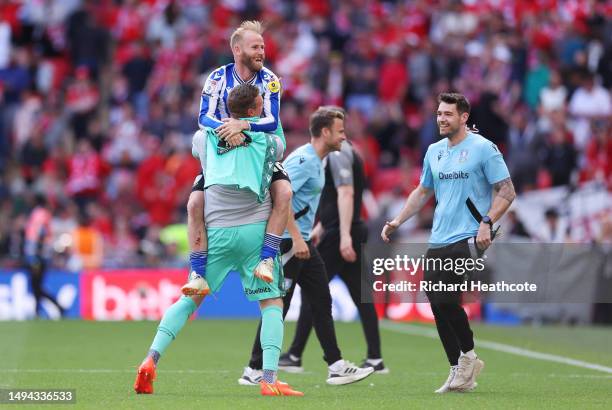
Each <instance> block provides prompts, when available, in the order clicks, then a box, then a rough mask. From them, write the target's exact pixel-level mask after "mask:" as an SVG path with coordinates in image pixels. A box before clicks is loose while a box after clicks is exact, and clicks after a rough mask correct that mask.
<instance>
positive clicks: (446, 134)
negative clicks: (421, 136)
mask: <svg viewBox="0 0 612 410" xmlns="http://www.w3.org/2000/svg"><path fill="white" fill-rule="evenodd" d="M438 132H439V133H440V136H441V137H442V138H451V137H453V136H455V135H457V133H458V132H459V127H458V126H457V127H453V125H452V124H448V125H447V126H446V129H445V130H444V131H442V129H441V128H440V125H439V124H438Z"/></svg>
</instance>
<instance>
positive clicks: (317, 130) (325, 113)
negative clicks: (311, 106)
mask: <svg viewBox="0 0 612 410" xmlns="http://www.w3.org/2000/svg"><path fill="white" fill-rule="evenodd" d="M336 118H338V119H339V120H343V121H344V113H342V112H341V111H340V110H338V109H337V108H335V107H334V108H329V107H319V108H317V110H316V111H315V112H313V113H312V115H311V116H310V126H309V130H310V135H311V136H313V137H320V136H321V131H322V130H323V128H331V126H332V125H333V124H334V120H335V119H336Z"/></svg>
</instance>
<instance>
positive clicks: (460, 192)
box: [381, 93, 516, 393]
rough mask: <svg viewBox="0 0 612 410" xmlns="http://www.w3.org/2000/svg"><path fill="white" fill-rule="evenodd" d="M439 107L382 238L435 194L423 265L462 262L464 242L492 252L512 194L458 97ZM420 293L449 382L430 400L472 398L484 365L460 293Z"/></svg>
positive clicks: (432, 273) (442, 100) (432, 274)
mask: <svg viewBox="0 0 612 410" xmlns="http://www.w3.org/2000/svg"><path fill="white" fill-rule="evenodd" d="M438 103H439V105H438V111H437V122H438V127H439V130H440V135H441V136H442V137H443V138H442V139H441V140H440V141H438V142H436V143H433V144H431V145H430V146H429V148H428V149H427V153H426V154H425V158H424V160H423V170H422V173H421V180H420V184H419V186H418V187H416V188H415V190H414V191H412V192H411V193H410V195H409V196H408V199H407V200H406V203H405V205H404V207H403V208H402V210H401V211H400V213H399V215H397V216H396V217H395V218H394V219H393V220H392V221H390V222H387V223H386V224H385V226H384V227H383V230H382V233H381V237H382V239H383V240H384V241H385V242H389V235H390V234H391V233H392V232H394V231H395V230H396V229H397V228H398V227H399V226H400V225H401V224H402V223H404V222H405V221H406V220H407V219H409V218H411V217H412V216H414V215H416V214H417V212H418V211H419V210H420V209H421V208H422V207H423V205H425V203H426V202H427V200H428V199H429V198H430V197H431V195H432V194H435V197H436V209H435V212H434V219H433V227H432V230H431V237H430V239H429V249H428V251H427V255H426V258H440V259H442V260H444V259H446V258H452V259H460V258H461V259H467V258H470V251H469V247H468V243H467V241H468V238H472V237H474V238H476V239H475V241H476V246H477V247H478V249H479V250H480V251H481V252H484V250H485V249H487V248H488V247H489V246H490V245H491V241H492V227H493V223H494V222H496V221H497V220H498V219H499V218H501V217H502V215H503V214H504V213H505V212H506V211H507V210H508V208H509V206H510V204H511V203H512V201H513V200H514V197H515V196H516V194H515V192H514V186H513V185H512V181H511V180H510V174H509V173H508V168H507V167H506V164H505V163H504V159H503V157H502V155H501V153H500V152H499V149H498V148H497V146H495V144H493V143H492V142H491V141H489V140H488V139H486V138H485V137H483V136H481V135H479V134H476V133H474V132H471V131H469V130H468V129H467V126H466V123H467V120H468V117H469V114H470V104H469V102H468V101H467V99H466V98H465V97H464V96H463V95H461V94H456V93H443V94H440V96H439V97H438ZM482 215H484V216H482ZM438 267H439V266H438ZM423 276H424V280H426V281H429V282H433V283H438V282H441V283H445V284H458V283H461V282H463V280H464V277H463V276H462V275H457V274H455V272H453V271H447V270H436V269H425V272H424V275H423ZM426 293H427V297H428V298H429V301H430V304H431V310H432V312H433V314H434V318H435V320H436V327H437V329H438V334H439V336H440V340H441V342H442V345H443V346H444V350H445V351H446V355H447V357H448V361H449V363H450V365H451V368H450V373H449V376H448V379H447V380H446V382H445V383H444V384H443V385H442V387H440V388H439V389H438V390H436V393H446V392H449V391H470V390H473V389H474V388H475V387H476V377H477V376H478V374H479V373H480V371H482V369H483V368H484V362H483V361H482V360H480V359H478V358H477V356H476V353H475V352H474V335H473V333H472V330H471V329H470V324H469V321H468V318H467V315H466V313H465V310H464V309H463V307H462V306H461V292H460V291H455V292H449V291H446V292H426Z"/></svg>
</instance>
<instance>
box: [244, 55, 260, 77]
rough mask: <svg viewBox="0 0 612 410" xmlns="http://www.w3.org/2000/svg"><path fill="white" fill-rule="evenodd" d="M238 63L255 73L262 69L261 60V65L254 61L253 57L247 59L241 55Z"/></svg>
mask: <svg viewBox="0 0 612 410" xmlns="http://www.w3.org/2000/svg"><path fill="white" fill-rule="evenodd" d="M240 62H241V63H242V64H244V65H245V66H246V67H247V68H248V69H249V70H251V71H252V72H254V73H256V72H258V71H259V70H261V69H262V68H263V59H262V61H261V63H259V62H257V61H255V57H249V56H247V55H243V56H242V58H241V59H240Z"/></svg>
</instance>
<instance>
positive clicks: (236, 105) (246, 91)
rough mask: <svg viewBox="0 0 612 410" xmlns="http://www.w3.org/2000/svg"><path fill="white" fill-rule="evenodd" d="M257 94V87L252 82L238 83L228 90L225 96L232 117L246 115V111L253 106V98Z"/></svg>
mask: <svg viewBox="0 0 612 410" xmlns="http://www.w3.org/2000/svg"><path fill="white" fill-rule="evenodd" d="M258 95H259V88H257V87H255V86H254V85H252V84H240V85H237V86H236V87H234V88H233V89H232V91H230V93H229V95H228V96H227V108H228V110H229V112H230V115H231V116H232V117H234V118H244V117H248V114H247V111H248V110H249V109H250V108H255V106H256V104H255V100H256V98H257V96H258Z"/></svg>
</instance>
